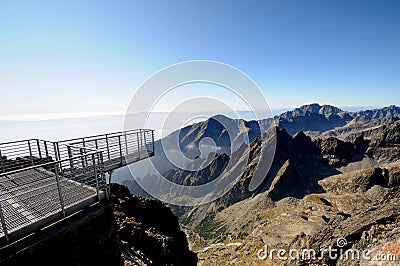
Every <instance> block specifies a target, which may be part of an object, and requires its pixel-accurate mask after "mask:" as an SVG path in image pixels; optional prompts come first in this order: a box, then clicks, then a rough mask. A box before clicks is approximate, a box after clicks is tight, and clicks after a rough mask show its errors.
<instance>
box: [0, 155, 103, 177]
mask: <svg viewBox="0 0 400 266" xmlns="http://www.w3.org/2000/svg"><path fill="white" fill-rule="evenodd" d="M99 152H101V151H93V152H89V153H85V154H83V155H78V156H74V157H71V158H68V159H62V160H58V161H53V162H49V163H43V164H38V165H34V166H29V167H26V168H21V169H17V170H13V171H9V172H5V173H0V177H1V176H7V175H12V174H17V173H20V172H25V171H28V170H33V169H36V168H44V167H46V166H50V165H54V164H59V163H62V162H68V161H71V160H76V159H80V158H82V157H85V156H88V155H92V154H98V153H99Z"/></svg>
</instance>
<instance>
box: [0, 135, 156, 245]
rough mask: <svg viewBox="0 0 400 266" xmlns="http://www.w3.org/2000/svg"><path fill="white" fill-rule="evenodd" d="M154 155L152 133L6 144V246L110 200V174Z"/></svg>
mask: <svg viewBox="0 0 400 266" xmlns="http://www.w3.org/2000/svg"><path fill="white" fill-rule="evenodd" d="M153 155H154V134H153V131H152V130H144V129H140V130H132V131H125V132H117V133H111V134H104V135H98V136H91V137H85V138H79V139H72V140H65V141H60V142H50V141H44V140H37V139H33V140H24V141H17V142H9V143H1V144H0V222H1V226H0V246H2V245H5V244H7V243H10V242H12V241H15V240H18V239H19V238H21V237H24V236H26V235H28V234H30V233H32V232H35V231H37V230H39V229H40V228H43V227H44V226H48V225H50V224H52V223H54V222H56V221H57V220H59V219H61V218H63V217H65V216H67V215H70V214H72V213H74V212H76V211H79V210H81V209H82V208H85V207H86V206H89V205H91V204H93V203H95V202H98V201H101V200H103V199H105V198H108V189H107V184H106V181H105V173H106V172H109V173H111V172H112V171H113V170H115V169H117V168H120V167H123V166H125V165H127V164H130V163H134V162H137V161H139V160H142V159H145V158H149V157H151V156H153Z"/></svg>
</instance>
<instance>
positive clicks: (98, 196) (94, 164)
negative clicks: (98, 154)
mask: <svg viewBox="0 0 400 266" xmlns="http://www.w3.org/2000/svg"><path fill="white" fill-rule="evenodd" d="M92 160H93V170H94V178H95V180H96V192H97V198H98V200H99V201H100V190H99V180H98V178H97V170H96V161H95V157H94V154H92Z"/></svg>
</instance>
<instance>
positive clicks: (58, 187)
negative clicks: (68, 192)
mask: <svg viewBox="0 0 400 266" xmlns="http://www.w3.org/2000/svg"><path fill="white" fill-rule="evenodd" d="M54 172H55V174H56V183H57V190H58V196H59V197H60V205H61V212H62V215H63V217H65V207H64V198H63V195H62V190H61V186H60V180H59V177H58V169H57V164H54Z"/></svg>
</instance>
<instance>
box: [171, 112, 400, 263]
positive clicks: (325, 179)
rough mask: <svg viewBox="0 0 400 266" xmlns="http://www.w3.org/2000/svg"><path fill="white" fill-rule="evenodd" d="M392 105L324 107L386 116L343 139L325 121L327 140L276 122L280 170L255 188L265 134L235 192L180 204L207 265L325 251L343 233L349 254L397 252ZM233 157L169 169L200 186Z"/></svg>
mask: <svg viewBox="0 0 400 266" xmlns="http://www.w3.org/2000/svg"><path fill="white" fill-rule="evenodd" d="M314 107H315V106H314ZM316 109H318V108H316ZM318 110H320V109H318ZM391 110H396V108H394V107H389V108H386V109H385V108H384V109H383V110H382V111H377V110H375V111H373V112H366V113H364V114H362V115H361V114H360V113H358V114H356V115H355V114H352V115H351V116H349V115H348V114H346V113H343V112H342V111H340V110H339V109H337V108H325V109H324V110H323V111H322V112H324V113H326V112H329V113H331V115H337V116H339V117H342V118H343V119H344V118H345V119H351V120H353V119H354V118H351V117H354V116H356V117H363V119H370V120H368V121H370V123H371V124H373V125H374V127H375V126H376V123H377V122H376V121H377V120H379V121H380V122H379V123H382V124H381V125H379V127H377V128H374V129H373V130H371V129H367V130H365V128H367V126H366V125H364V127H363V129H360V128H359V129H360V130H357V131H355V130H350V131H349V132H348V133H349V134H346V137H341V138H338V137H333V136H332V135H335V134H333V133H329V134H328V133H327V132H336V131H335V130H332V129H337V128H338V126H336V127H333V128H332V129H328V130H327V128H324V130H327V131H325V132H323V133H322V134H320V137H318V138H316V137H315V136H314V135H312V134H309V132H310V131H309V130H308V131H307V132H308V133H307V134H306V133H305V132H302V131H300V132H296V133H295V134H293V135H291V134H289V133H288V132H287V131H286V130H285V129H281V128H276V132H277V149H276V153H275V158H274V161H273V164H272V167H271V170H270V172H269V173H268V174H267V176H266V178H265V180H264V182H263V184H262V185H261V186H260V187H259V188H258V189H257V190H256V191H253V192H249V191H248V189H247V187H248V184H249V180H250V179H251V177H252V174H253V173H254V171H255V169H254V167H252V166H253V165H255V163H256V162H257V161H258V160H260V151H261V149H262V148H261V146H260V141H259V139H258V138H256V139H255V140H254V141H253V142H252V144H251V148H250V156H249V163H248V165H247V167H246V170H245V172H244V174H243V175H242V176H241V178H240V180H239V182H238V183H237V184H236V185H235V186H234V188H233V189H232V190H231V191H229V192H228V193H227V194H226V195H224V196H223V197H222V198H220V199H218V200H216V201H215V202H212V203H210V204H206V205H202V206H197V207H194V208H178V207H174V208H173V209H174V211H175V213H177V214H178V215H179V217H180V221H181V223H182V224H183V225H184V227H185V229H186V232H187V234H188V236H189V239H190V243H191V248H192V249H193V250H195V251H196V252H198V255H199V264H200V265H237V264H239V265H241V264H248V265H259V263H264V261H263V260H260V259H259V258H258V256H257V251H259V250H260V249H261V248H263V247H264V246H265V245H267V246H268V247H269V248H270V249H273V248H275V249H279V248H284V249H287V250H290V249H291V248H297V249H300V250H301V249H302V248H314V249H316V250H320V248H324V247H325V248H326V247H332V248H335V247H336V248H337V246H335V244H336V243H335V241H337V240H338V239H339V238H344V239H346V243H347V244H346V246H345V247H343V248H342V249H340V250H341V251H342V252H345V251H346V250H349V251H352V250H353V249H358V250H363V249H368V250H369V249H371V252H372V253H371V254H374V256H375V255H377V254H378V255H379V254H380V253H382V251H387V250H389V251H391V252H392V253H393V254H394V253H396V254H397V253H399V251H400V249H399V247H400V242H398V240H399V236H400V235H399V233H398V232H397V228H398V225H399V221H398V217H399V215H398V211H399V207H398V195H399V192H398V191H400V190H399V187H398V186H399V185H400V183H399V181H398V180H399V169H400V164H399V161H398V160H399V159H400V157H399V151H400V149H399V144H400V138H399V133H400V122H399V121H396V120H397V117H398V113H396V112H397V111H396V112H395V113H393V112H391ZM311 111H313V109H312V108H311ZM311 111H310V110H309V111H305V112H306V113H308V112H311ZM315 112H316V111H315V110H314V113H315ZM318 112H321V111H318ZM393 115H394V116H393ZM292 116H293V115H292ZM324 116H325V115H324ZM392 116H393V117H392ZM287 117H290V115H289V114H287ZM388 117H391V118H390V119H388ZM335 119H336V118H335ZM336 120H337V119H336ZM351 120H349V121H351ZM372 120H373V121H372ZM371 121H372V122H371ZM387 121H390V123H386V122H387ZM368 123H369V122H368ZM368 123H367V124H368ZM339 127H343V126H339ZM314 129H315V128H314ZM368 132H374V133H373V134H370V133H368ZM291 133H293V132H291ZM325 133H327V134H325ZM307 135H308V136H307ZM350 136H351V137H350ZM234 155H235V154H233V155H232V156H234ZM227 160H229V156H226V155H217V156H216V157H215V158H214V160H213V161H212V163H211V164H210V166H209V168H207V169H204V171H203V172H196V173H192V174H190V173H189V172H187V171H181V170H173V171H169V172H167V175H166V176H167V177H168V178H170V179H171V180H173V181H174V182H178V183H183V184H191V185H193V184H195V185H197V183H196V182H200V183H201V182H204V177H205V176H207V177H210V176H215V175H218V171H219V169H220V168H223V165H224V163H226V161H227ZM213 171H214V172H213ZM188 180H191V181H190V182H189V183H188ZM200 183H199V184H200ZM399 259H400V258H399ZM371 260H372V259H370V260H365V259H364V260H363V258H361V259H355V260H343V259H340V258H339V259H336V260H332V259H329V258H323V259H321V260H314V261H312V260H304V261H301V260H293V261H288V260H286V261H282V260H279V259H276V258H274V259H272V260H269V259H268V258H267V259H266V261H265V262H268V265H270V264H271V265H274V264H276V265H284V264H293V265H299V264H301V263H304V264H305V265H308V263H316V262H318V263H326V264H327V265H358V264H357V263H361V265H370V264H371ZM379 265H384V264H383V263H381V264H379ZM385 265H386V264H385Z"/></svg>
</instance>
